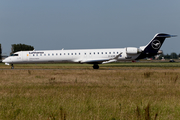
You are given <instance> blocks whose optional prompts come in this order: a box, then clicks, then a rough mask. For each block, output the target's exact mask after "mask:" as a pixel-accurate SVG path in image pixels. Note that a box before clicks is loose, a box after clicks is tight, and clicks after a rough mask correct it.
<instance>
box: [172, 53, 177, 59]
mask: <svg viewBox="0 0 180 120" xmlns="http://www.w3.org/2000/svg"><path fill="white" fill-rule="evenodd" d="M170 56H171V59H178V55H177V54H176V53H175V52H173V53H171V55H170Z"/></svg>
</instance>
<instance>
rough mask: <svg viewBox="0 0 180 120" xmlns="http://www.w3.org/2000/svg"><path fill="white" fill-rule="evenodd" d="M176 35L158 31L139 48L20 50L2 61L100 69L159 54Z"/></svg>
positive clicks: (6, 62)
mask: <svg viewBox="0 0 180 120" xmlns="http://www.w3.org/2000/svg"><path fill="white" fill-rule="evenodd" d="M175 36H176V35H169V34H164V33H158V34H156V35H155V36H154V38H153V39H152V40H151V41H150V42H149V43H148V44H147V45H146V46H141V47H139V48H136V47H126V48H113V49H77V50H63V49H62V50H38V51H35V50H34V51H19V52H16V53H14V54H13V55H12V56H9V57H7V58H6V59H4V60H3V61H2V62H4V63H5V64H6V65H10V64H11V68H12V69H13V68H14V66H13V64H26V63H59V62H72V63H82V64H83V63H87V64H93V68H94V69H99V65H98V64H105V63H111V62H116V61H127V60H138V59H143V58H146V57H152V56H154V55H157V54H158V51H159V49H160V47H161V46H162V44H163V42H164V40H165V39H166V38H169V37H175Z"/></svg>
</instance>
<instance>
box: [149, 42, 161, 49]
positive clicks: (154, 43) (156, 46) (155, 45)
mask: <svg viewBox="0 0 180 120" xmlns="http://www.w3.org/2000/svg"><path fill="white" fill-rule="evenodd" d="M151 45H152V47H153V48H154V49H159V48H160V47H161V42H160V41H159V40H154V41H153V42H152V43H151Z"/></svg>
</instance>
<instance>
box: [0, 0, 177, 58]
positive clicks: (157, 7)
mask: <svg viewBox="0 0 180 120" xmlns="http://www.w3.org/2000/svg"><path fill="white" fill-rule="evenodd" d="M179 11H180V1H179V0H171V1H170V0H151V1H145V0H136V1H135V0H134V1H133V0H130V1H127V0H111V1H110V0H51V1H50V0H29V1H25V0H1V1H0V43H1V45H2V52H3V53H6V54H8V55H9V53H10V51H11V44H19V43H22V44H28V45H32V46H34V47H35V49H36V50H55V49H62V48H64V49H84V48H88V49H89V48H123V47H139V46H143V45H146V44H147V43H148V42H149V41H150V40H151V39H152V38H153V37H154V35H155V34H156V33H170V34H176V35H179V36H180V23H179V22H180V14H179ZM179 36H178V37H176V38H170V39H166V41H165V42H164V44H163V46H162V47H161V50H163V51H164V53H165V54H167V53H168V54H170V53H171V52H176V53H178V54H179V53H180V47H179V45H180V40H179Z"/></svg>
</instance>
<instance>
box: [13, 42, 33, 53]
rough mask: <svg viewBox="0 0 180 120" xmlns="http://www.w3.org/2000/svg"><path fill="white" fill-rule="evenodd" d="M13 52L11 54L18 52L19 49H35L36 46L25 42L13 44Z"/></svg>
mask: <svg viewBox="0 0 180 120" xmlns="http://www.w3.org/2000/svg"><path fill="white" fill-rule="evenodd" d="M11 46H12V47H11V53H10V54H13V53H15V52H18V51H29V50H34V47H33V46H31V45H25V44H21V43H20V44H12V45H11Z"/></svg>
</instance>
